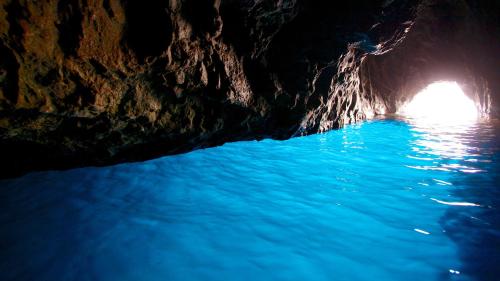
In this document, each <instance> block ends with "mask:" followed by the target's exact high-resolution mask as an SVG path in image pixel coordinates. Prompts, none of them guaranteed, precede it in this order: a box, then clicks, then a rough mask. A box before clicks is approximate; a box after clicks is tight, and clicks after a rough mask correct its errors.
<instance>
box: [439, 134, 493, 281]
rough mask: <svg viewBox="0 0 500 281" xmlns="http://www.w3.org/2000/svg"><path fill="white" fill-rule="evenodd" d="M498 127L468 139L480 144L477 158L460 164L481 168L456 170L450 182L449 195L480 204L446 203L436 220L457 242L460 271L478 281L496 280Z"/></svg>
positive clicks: (476, 145)
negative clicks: (475, 170) (450, 190)
mask: <svg viewBox="0 0 500 281" xmlns="http://www.w3.org/2000/svg"><path fill="white" fill-rule="evenodd" d="M499 130H500V127H499V126H498V124H496V126H492V127H491V130H485V131H483V132H480V133H479V134H481V136H479V137H478V138H476V139H475V140H471V142H472V143H474V144H473V145H472V147H481V148H482V151H480V152H479V153H480V154H481V155H480V156H478V158H479V159H480V160H481V161H479V162H466V163H465V162H464V165H467V166H469V167H471V168H473V169H478V170H482V171H483V172H480V173H474V174H463V173H460V174H459V175H458V176H457V178H456V180H455V181H454V182H453V185H454V186H456V188H455V189H454V191H453V192H452V193H451V195H452V196H456V197H458V198H461V200H462V201H464V202H472V203H476V204H480V205H481V207H460V206H450V208H448V211H447V212H446V213H445V215H444V216H443V217H442V218H441V221H440V223H441V225H442V227H443V229H444V230H445V231H446V234H447V235H448V236H449V237H450V239H451V240H453V241H454V242H455V243H456V244H457V246H458V249H459V252H458V254H459V256H460V259H461V260H462V262H463V265H462V271H461V274H464V275H468V276H471V277H473V278H476V279H477V280H479V281H496V280H498V276H500V267H499V265H500V166H499V165H498V163H499V161H500V151H499V149H498V148H499V147H500V140H499V137H500V134H499ZM478 140H483V142H482V143H481V142H480V141H478ZM484 140H487V141H486V142H484ZM489 161H491V162H489Z"/></svg>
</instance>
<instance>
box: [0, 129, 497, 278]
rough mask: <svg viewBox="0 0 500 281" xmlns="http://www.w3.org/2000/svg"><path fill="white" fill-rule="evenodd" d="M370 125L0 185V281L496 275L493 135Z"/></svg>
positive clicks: (479, 131)
mask: <svg viewBox="0 0 500 281" xmlns="http://www.w3.org/2000/svg"><path fill="white" fill-rule="evenodd" d="M497 127H498V126H494V125H493V124H492V123H485V122H483V123H478V124H474V125H467V126H464V125H461V126H458V127H453V126H450V127H446V128H442V127H441V128H440V127H432V126H430V125H428V124H423V125H422V124H418V123H412V122H410V121H401V120H377V121H370V122H365V123H362V124H359V125H352V126H348V127H346V128H344V129H341V130H337V131H332V132H329V133H326V134H319V135H312V136H307V137H300V138H294V139H291V140H287V141H273V140H264V141H261V142H255V141H252V142H238V143H229V144H225V145H224V146H221V147H217V148H210V149H204V150H198V151H194V152H191V153H188V154H183V155H177V156H171V157H164V158H160V159H156V160H152V161H147V162H144V163H132V164H122V165H117V166H112V167H104V168H84V169H74V170H68V171H62V172H57V171H52V172H37V173H31V174H28V175H26V176H23V177H20V178H16V179H10V180H3V181H0V211H1V212H0V224H1V228H0V249H1V251H0V280H4V281H7V280H144V281H149V280H349V281H351V280H385V281H390V280H500V266H499V265H500V253H499V250H500V213H499V208H500V203H499V200H500V186H499V185H500V180H499V175H500V169H499V163H500V162H499V155H500V150H499V148H500V144H499V134H498V133H499V131H498V130H497Z"/></svg>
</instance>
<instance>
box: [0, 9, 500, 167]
mask: <svg viewBox="0 0 500 281" xmlns="http://www.w3.org/2000/svg"><path fill="white" fill-rule="evenodd" d="M496 2H497V1H495V0H489V1H487V0H485V1H481V2H480V3H478V2H477V1H472V0H469V1H467V0H459V1H451V0H422V1H406V0H400V1H391V0H385V1H384V0H380V1H373V0H356V1H345V3H338V2H337V1H321V0H245V1H241V0H170V1H166V0H148V1H138V0H122V1H118V0H93V1H90V0H68V1H61V0H59V1H57V0H47V1H28V0H3V1H1V3H0V154H1V155H2V160H1V162H2V167H3V168H2V169H1V172H0V175H1V176H12V175H16V174H19V173H22V172H25V171H30V170H37V169H54V168H56V169H58V168H68V167H76V166H85V165H108V164H113V163H118V162H124V161H137V160H145V159H150V158H153V157H157V156H161V155H167V154H174V153H180V152H186V151H189V150H192V149H197V148H202V147H209V146H215V145H219V144H222V143H224V142H228V141H237V140H248V139H262V138H276V139H286V138H289V137H293V136H297V135H303V134H310V133H316V132H320V131H326V130H329V129H332V128H338V127H340V126H342V125H344V124H347V123H350V122H355V121H357V120H361V119H364V118H367V117H370V116H372V115H374V114H383V113H385V112H395V111H396V110H397V108H398V106H400V104H402V103H404V102H405V101H407V100H408V99H409V98H411V95H412V94H414V93H415V92H416V90H417V89H419V88H421V87H422V85H424V84H425V83H427V82H429V81H430V80H432V79H435V78H448V77H450V78H453V80H458V81H461V83H462V84H463V85H465V88H466V92H467V93H468V94H470V95H471V96H473V97H474V99H475V100H476V101H477V102H478V103H479V104H481V106H482V109H483V111H484V112H485V113H495V114H498V110H499V108H500V102H499V101H498V100H495V99H494V95H493V93H496V92H498V89H499V85H498V83H499V81H500V79H499V77H498V71H496V67H497V66H498V54H499V53H500V52H498V51H499V49H498V47H499V44H498V40H499V39H498V38H499V36H498V35H499V23H498V17H497V15H498V14H499V13H498V12H499V6H500V5H499V4H497V3H496ZM441 62H442V63H441Z"/></svg>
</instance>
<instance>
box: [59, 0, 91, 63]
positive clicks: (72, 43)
mask: <svg viewBox="0 0 500 281" xmlns="http://www.w3.org/2000/svg"><path fill="white" fill-rule="evenodd" d="M80 5H81V6H80ZM86 5H87V1H86V0H81V1H80V0H60V1H59V3H58V5H57V13H58V15H59V23H58V24H57V25H56V26H57V29H58V30H59V38H58V43H59V46H60V47H61V49H62V51H63V52H64V54H66V55H68V56H72V55H75V54H76V52H77V51H78V47H79V46H80V39H81V37H82V34H83V29H82V20H83V15H82V8H81V7H85V6H86Z"/></svg>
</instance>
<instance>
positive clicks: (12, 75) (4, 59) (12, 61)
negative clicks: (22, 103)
mask: <svg viewBox="0 0 500 281" xmlns="http://www.w3.org/2000/svg"><path fill="white" fill-rule="evenodd" d="M0 58H1V59H0V87H1V89H2V91H3V95H4V97H5V98H6V99H7V100H8V101H9V102H10V103H12V104H15V103H16V101H17V97H18V94H19V84H18V79H19V76H18V71H19V63H18V62H17V60H16V57H15V56H14V54H13V52H12V50H10V49H9V48H7V46H5V45H4V43H3V42H2V41H0Z"/></svg>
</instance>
